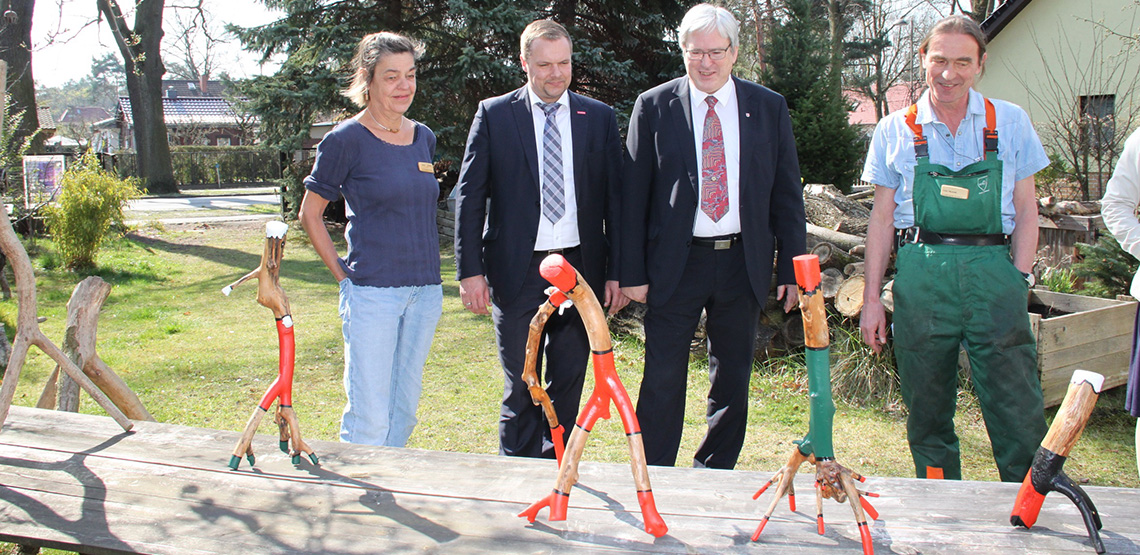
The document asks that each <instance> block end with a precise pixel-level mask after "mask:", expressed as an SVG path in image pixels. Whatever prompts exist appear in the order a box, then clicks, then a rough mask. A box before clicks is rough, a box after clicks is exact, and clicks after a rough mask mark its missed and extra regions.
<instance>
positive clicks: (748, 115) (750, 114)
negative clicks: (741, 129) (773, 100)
mask: <svg viewBox="0 0 1140 555" xmlns="http://www.w3.org/2000/svg"><path fill="white" fill-rule="evenodd" d="M744 117H746V118H750V117H752V112H744Z"/></svg>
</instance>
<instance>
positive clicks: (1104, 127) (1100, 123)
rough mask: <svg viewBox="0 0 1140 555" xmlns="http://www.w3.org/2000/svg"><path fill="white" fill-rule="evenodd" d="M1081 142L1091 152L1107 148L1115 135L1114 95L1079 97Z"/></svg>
mask: <svg viewBox="0 0 1140 555" xmlns="http://www.w3.org/2000/svg"><path fill="white" fill-rule="evenodd" d="M1080 102H1081V106H1080V107H1081V144H1082V145H1083V146H1084V147H1085V148H1086V149H1088V150H1091V151H1093V152H1098V151H1102V150H1105V149H1108V148H1110V147H1111V145H1112V139H1113V137H1114V136H1115V135H1116V95H1114V94H1096V95H1089V96H1082V97H1081V100H1080Z"/></svg>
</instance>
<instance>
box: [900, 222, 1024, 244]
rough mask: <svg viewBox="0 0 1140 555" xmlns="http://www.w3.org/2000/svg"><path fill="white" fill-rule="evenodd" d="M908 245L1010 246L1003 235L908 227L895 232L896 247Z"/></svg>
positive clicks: (1007, 237) (1007, 239) (1007, 236)
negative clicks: (948, 231)
mask: <svg viewBox="0 0 1140 555" xmlns="http://www.w3.org/2000/svg"><path fill="white" fill-rule="evenodd" d="M907 243H926V244H927V245H966V246H970V247H985V246H995V245H1008V244H1009V235H1005V234H1002V233H986V234H967V233H935V232H933V231H927V230H925V229H919V228H918V227H908V228H906V229H899V230H897V231H895V246H896V247H902V246H903V245H905V244H907Z"/></svg>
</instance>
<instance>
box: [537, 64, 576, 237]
mask: <svg viewBox="0 0 1140 555" xmlns="http://www.w3.org/2000/svg"><path fill="white" fill-rule="evenodd" d="M526 92H527V96H528V97H529V99H530V100H529V101H528V104H527V105H528V106H529V107H530V114H531V117H532V118H533V120H534V146H535V148H537V149H538V179H539V188H538V191H539V195H540V196H542V195H543V191H544V189H543V187H542V185H543V183H542V181H545V179H546V178H545V177H544V176H543V171H542V168H543V164H544V159H545V158H546V157H545V156H544V155H543V147H542V134H543V129H545V128H546V112H544V111H543V110H542V108H541V107H539V106H537V105H536V104H538V103H539V102H543V101H542V99H540V98H539V97H538V95H536V94H534V91H533V90H531V89H530V86H527V88H526ZM558 104H559V106H558V111H557V112H555V113H554V121H555V122H556V123H557V124H558V133H559V136H560V137H561V138H562V188H563V192H564V198H565V206H566V213H565V214H563V215H562V217H561V218H560V219H559V220H558V221H557V222H554V223H551V221H550V220H548V219H546V216H544V215H542V214H539V216H538V237H537V238H536V239H535V241H534V250H536V251H548V250H551V249H568V248H570V247H576V246H578V243H579V239H578V202H577V200H576V199H575V195H574V148H573V145H574V141H573V140H572V139H571V136H570V93H568V92H565V91H563V92H562V97H561V98H559V99H558ZM542 200H545V199H542ZM539 206H541V204H540V205H539Z"/></svg>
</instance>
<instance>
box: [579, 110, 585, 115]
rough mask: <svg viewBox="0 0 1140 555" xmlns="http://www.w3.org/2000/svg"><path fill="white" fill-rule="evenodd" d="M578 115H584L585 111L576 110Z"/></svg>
mask: <svg viewBox="0 0 1140 555" xmlns="http://www.w3.org/2000/svg"><path fill="white" fill-rule="evenodd" d="M578 115H579V116H584V115H586V111H585V110H578Z"/></svg>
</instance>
